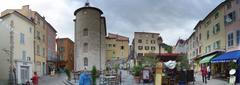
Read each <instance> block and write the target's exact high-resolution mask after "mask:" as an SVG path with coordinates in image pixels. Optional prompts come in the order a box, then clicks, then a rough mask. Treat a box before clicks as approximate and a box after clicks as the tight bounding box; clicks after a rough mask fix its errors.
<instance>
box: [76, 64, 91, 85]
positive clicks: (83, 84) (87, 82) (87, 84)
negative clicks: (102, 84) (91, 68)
mask: <svg viewBox="0 0 240 85" xmlns="http://www.w3.org/2000/svg"><path fill="white" fill-rule="evenodd" d="M91 79H92V78H91V75H90V74H89V73H88V72H87V68H86V67H85V68H84V71H83V73H81V74H80V78H79V85H92V83H91Z"/></svg>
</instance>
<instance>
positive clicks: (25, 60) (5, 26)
mask: <svg viewBox="0 0 240 85" xmlns="http://www.w3.org/2000/svg"><path fill="white" fill-rule="evenodd" d="M1 20H2V21H1V28H0V29H1V31H0V32H1V33H0V36H1V39H4V40H1V41H0V43H1V45H0V49H3V50H1V51H0V52H1V53H0V58H1V61H0V62H1V64H0V67H1V69H2V70H1V72H0V75H1V76H0V84H1V85H6V84H7V83H6V80H8V77H9V76H8V74H9V65H10V62H9V61H10V60H9V59H10V55H9V54H10V34H9V32H10V28H12V29H13V38H12V39H13V65H14V68H15V69H16V79H17V84H22V83H26V82H27V81H31V80H30V79H31V77H32V74H33V70H34V25H35V23H34V22H32V20H30V19H28V18H27V17H25V16H24V15H22V14H20V13H19V12H16V11H13V12H10V13H8V14H5V15H2V16H1ZM2 52H3V53H2Z"/></svg>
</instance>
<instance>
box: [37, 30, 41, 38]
mask: <svg viewBox="0 0 240 85" xmlns="http://www.w3.org/2000/svg"><path fill="white" fill-rule="evenodd" d="M37 39H38V40H40V39H41V38H40V32H39V31H37Z"/></svg>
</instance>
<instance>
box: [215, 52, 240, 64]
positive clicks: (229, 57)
mask: <svg viewBox="0 0 240 85" xmlns="http://www.w3.org/2000/svg"><path fill="white" fill-rule="evenodd" d="M239 58H240V50H236V51H230V52H226V53H224V54H222V55H220V56H218V57H216V58H214V59H212V60H211V62H212V63H218V62H229V61H233V60H238V59H239Z"/></svg>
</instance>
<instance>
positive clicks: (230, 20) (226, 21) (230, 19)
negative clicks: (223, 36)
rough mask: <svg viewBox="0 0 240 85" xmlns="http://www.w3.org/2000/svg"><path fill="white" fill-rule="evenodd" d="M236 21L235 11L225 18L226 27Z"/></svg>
mask: <svg viewBox="0 0 240 85" xmlns="http://www.w3.org/2000/svg"><path fill="white" fill-rule="evenodd" d="M235 20H236V13H235V11H233V12H231V13H229V14H228V15H225V16H224V23H225V25H228V24H231V23H232V22H234V21H235Z"/></svg>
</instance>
